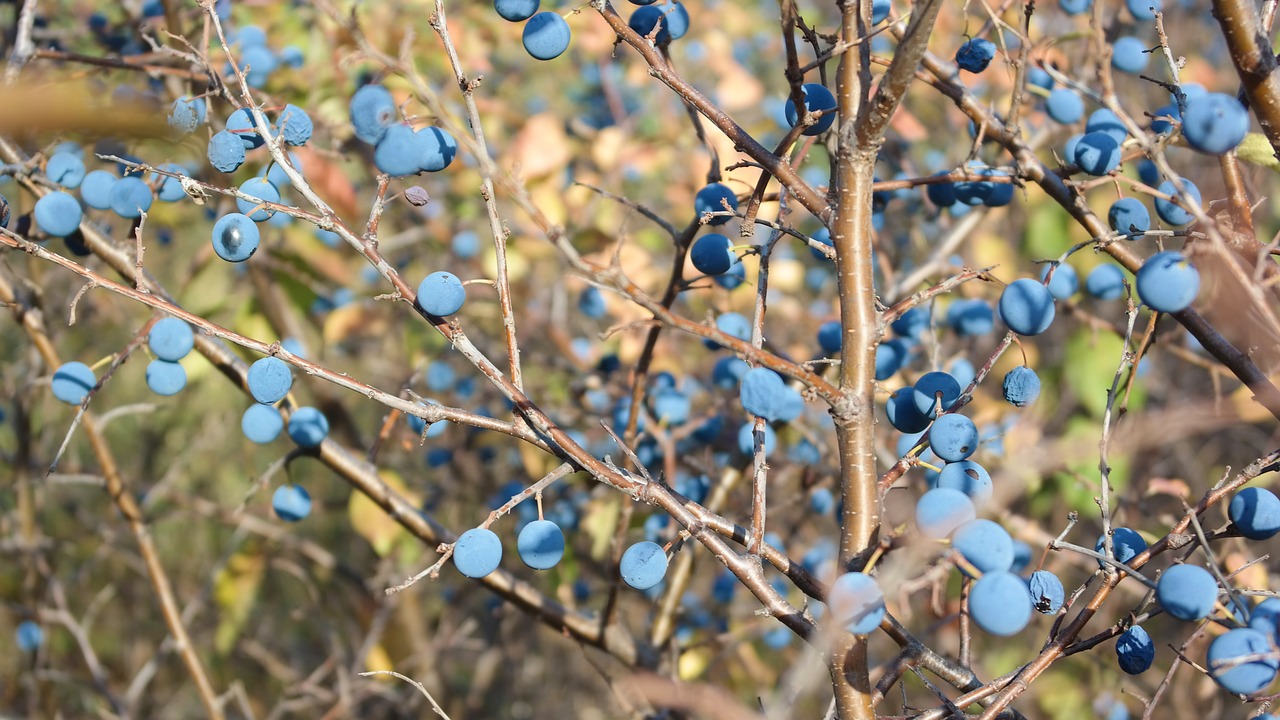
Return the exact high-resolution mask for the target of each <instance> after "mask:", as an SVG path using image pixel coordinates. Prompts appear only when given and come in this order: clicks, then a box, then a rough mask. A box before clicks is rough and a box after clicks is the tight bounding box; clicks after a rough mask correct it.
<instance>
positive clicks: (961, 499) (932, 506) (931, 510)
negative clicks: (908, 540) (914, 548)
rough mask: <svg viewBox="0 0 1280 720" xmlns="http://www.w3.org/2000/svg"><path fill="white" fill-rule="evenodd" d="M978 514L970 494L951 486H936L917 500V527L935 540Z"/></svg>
mask: <svg viewBox="0 0 1280 720" xmlns="http://www.w3.org/2000/svg"><path fill="white" fill-rule="evenodd" d="M977 515H978V512H977V510H976V509H974V507H973V501H972V500H970V499H969V496H968V495H965V494H964V493H962V492H960V491H959V490H953V489H951V488H934V489H932V490H930V491H929V492H926V493H925V494H924V495H921V496H920V499H919V500H918V501H917V502H916V527H918V528H919V529H920V534H922V535H924V536H925V537H928V538H933V539H935V540H940V539H942V538H945V537H947V536H948V535H950V534H951V533H952V532H954V531H955V530H956V528H958V527H960V526H961V525H964V524H965V523H967V522H969V521H971V520H973V519H975V518H976V517H977Z"/></svg>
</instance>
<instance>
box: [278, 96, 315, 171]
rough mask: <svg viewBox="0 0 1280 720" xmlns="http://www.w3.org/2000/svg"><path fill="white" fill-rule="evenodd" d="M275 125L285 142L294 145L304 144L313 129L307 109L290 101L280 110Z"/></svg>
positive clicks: (309, 137)
mask: <svg viewBox="0 0 1280 720" xmlns="http://www.w3.org/2000/svg"><path fill="white" fill-rule="evenodd" d="M276 126H277V127H279V128H280V130H281V134H282V135H283V136H284V141H285V143H287V144H289V145H294V146H298V145H306V144H307V141H308V140H310V139H311V133H312V132H314V130H315V126H314V125H313V124H312V122H311V116H310V115H308V114H307V111H306V110H303V109H302V108H300V107H298V106H297V105H294V104H292V103H290V104H288V105H285V106H284V110H281V111H280V118H279V119H278V120H276ZM296 165H297V164H296V163H295V166H296Z"/></svg>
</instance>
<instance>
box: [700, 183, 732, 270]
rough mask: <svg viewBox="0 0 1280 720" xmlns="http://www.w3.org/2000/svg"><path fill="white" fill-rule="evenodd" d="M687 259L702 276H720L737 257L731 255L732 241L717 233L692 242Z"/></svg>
mask: <svg viewBox="0 0 1280 720" xmlns="http://www.w3.org/2000/svg"><path fill="white" fill-rule="evenodd" d="M735 202H736V200H735ZM719 219H720V218H716V220H719ZM689 259H690V260H692V261H693V267H694V268H696V269H697V270H698V272H700V273H702V274H703V275H722V274H724V273H726V272H728V271H729V268H730V267H732V266H733V264H734V263H735V262H737V260H738V256H737V255H735V254H734V253H733V241H731V240H730V239H729V238H727V237H725V236H724V235H721V234H719V233H709V234H707V235H703V236H702V237H700V238H698V239H697V240H695V241H694V243H693V247H691V248H690V249H689Z"/></svg>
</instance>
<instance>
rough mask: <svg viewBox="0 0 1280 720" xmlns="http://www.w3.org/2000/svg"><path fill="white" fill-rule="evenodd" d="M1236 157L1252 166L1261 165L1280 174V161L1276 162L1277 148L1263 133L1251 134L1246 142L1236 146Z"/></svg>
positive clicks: (1246, 138) (1245, 139) (1245, 138)
mask: <svg viewBox="0 0 1280 720" xmlns="http://www.w3.org/2000/svg"><path fill="white" fill-rule="evenodd" d="M1236 157H1238V158H1240V159H1241V160H1243V161H1245V162H1247V163H1250V164H1252V165H1261V166H1262V167H1265V168H1271V169H1272V170H1273V171H1275V172H1278V173H1280V160H1276V151H1275V148H1273V147H1271V143H1270V142H1268V141H1267V136H1266V135H1263V134H1262V133H1249V134H1248V135H1245V136H1244V142H1241V143H1240V144H1239V145H1238V146H1236Z"/></svg>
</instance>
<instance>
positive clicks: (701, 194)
mask: <svg viewBox="0 0 1280 720" xmlns="http://www.w3.org/2000/svg"><path fill="white" fill-rule="evenodd" d="M726 203H727V204H728V206H729V209H730V210H737V209H738V197H737V196H736V195H734V194H733V190H731V189H730V188H729V186H728V185H725V184H724V183H711V184H710V185H708V186H706V187H704V188H702V189H701V190H699V191H698V193H697V194H696V195H694V196H693V210H694V212H695V213H696V214H697V216H698V217H699V218H701V217H702V216H703V214H705V213H723V212H726V211H725V204H726ZM727 222H729V217H727V216H720V217H713V218H711V219H710V220H708V221H707V223H708V224H709V225H724V224H725V223H727ZM721 237H723V236H721ZM726 240H727V238H726ZM735 259H736V258H735ZM727 270H728V268H725V270H724V271H721V273H707V274H708V275H720V274H722V273H723V272H725V271H727Z"/></svg>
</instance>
